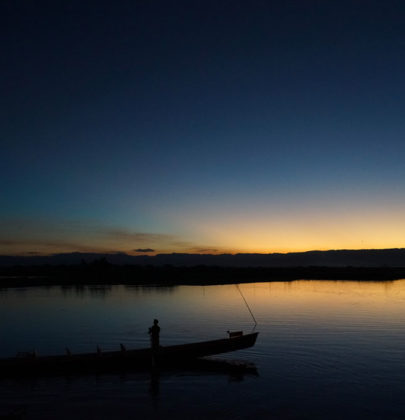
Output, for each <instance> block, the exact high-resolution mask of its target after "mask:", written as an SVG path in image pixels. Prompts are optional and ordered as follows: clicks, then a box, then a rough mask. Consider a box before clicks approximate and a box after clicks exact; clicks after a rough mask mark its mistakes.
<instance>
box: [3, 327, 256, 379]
mask: <svg viewBox="0 0 405 420" xmlns="http://www.w3.org/2000/svg"><path fill="white" fill-rule="evenodd" d="M257 335H258V333H257V332H256V333H252V334H246V335H241V336H238V337H232V338H224V339H219V340H212V341H203V342H198V343H190V344H181V345H175V346H166V347H159V348H158V349H157V350H155V351H153V350H152V349H150V348H146V349H137V350H125V351H117V352H102V353H85V354H77V355H75V354H72V355H66V356H65V355H63V356H44V357H24V358H20V357H16V358H9V359H2V360H0V377H9V376H28V375H60V374H77V373H91V372H95V373H103V372H111V371H126V370H134V369H135V370H136V369H149V368H151V367H153V366H171V365H173V366H174V365H177V364H182V363H184V362H185V361H189V360H192V359H196V358H200V357H204V356H212V355H217V354H221V353H227V352H231V351H236V350H241V349H244V348H248V347H252V346H253V345H254V344H255V342H256V339H257Z"/></svg>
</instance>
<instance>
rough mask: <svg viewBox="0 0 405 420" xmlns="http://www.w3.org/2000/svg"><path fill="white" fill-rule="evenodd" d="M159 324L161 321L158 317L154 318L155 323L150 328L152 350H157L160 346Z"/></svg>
mask: <svg viewBox="0 0 405 420" xmlns="http://www.w3.org/2000/svg"><path fill="white" fill-rule="evenodd" d="M158 324H159V321H158V320H157V319H154V320H153V325H152V326H151V327H150V328H149V334H150V343H151V347H152V350H157V349H158V347H159V333H160V327H159V325H158Z"/></svg>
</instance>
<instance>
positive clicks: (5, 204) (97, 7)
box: [0, 0, 405, 253]
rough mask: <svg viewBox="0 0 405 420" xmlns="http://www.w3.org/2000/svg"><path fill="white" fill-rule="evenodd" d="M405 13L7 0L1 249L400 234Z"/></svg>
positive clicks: (361, 242)
mask: <svg viewBox="0 0 405 420" xmlns="http://www.w3.org/2000/svg"><path fill="white" fill-rule="evenodd" d="M404 21H405V4H404V3H403V2H401V1H384V2H382V1H298V0H297V1H252V2H242V1H235V0H233V1H146V0H143V1H116V2H104V1H97V2H87V1H77V2H75V1H72V2H52V1H48V2H41V1H38V2H31V1H11V0H10V1H7V0H6V1H3V2H1V4H0V34H1V40H2V65H1V68H0V72H1V91H2V95H1V99H2V100H1V107H2V110H1V113H0V121H1V132H0V135H1V144H2V153H1V157H0V163H1V168H2V194H1V199H0V200H1V207H0V216H1V220H2V224H1V226H0V250H1V252H3V253H14V252H53V251H61V250H76V249H90V250H92V249H94V250H96V249H104V250H111V251H114V250H123V251H131V250H132V249H136V248H139V247H141V248H145V247H148V248H149V247H151V248H153V249H156V251H171V250H187V251H193V250H195V251H199V250H201V249H217V250H218V251H222V250H229V251H239V250H240V251H261V252H268V251H277V250H279V251H283V250H305V249H313V248H321V249H326V248H362V247H377V248H378V247H399V246H403V239H402V238H403V237H404V233H405V221H404V217H403V214H404V213H403V211H404V210H405V195H404V192H405V169H404V168H405V165H404V164H403V157H404V152H405V143H404V134H405V123H404V118H403V113H404V109H405V108H404V105H405V99H404V98H405V82H404V77H403V74H404V73H405V71H404V70H405V29H404V28H405V27H404V24H403V23H404ZM401 241H402V242H401Z"/></svg>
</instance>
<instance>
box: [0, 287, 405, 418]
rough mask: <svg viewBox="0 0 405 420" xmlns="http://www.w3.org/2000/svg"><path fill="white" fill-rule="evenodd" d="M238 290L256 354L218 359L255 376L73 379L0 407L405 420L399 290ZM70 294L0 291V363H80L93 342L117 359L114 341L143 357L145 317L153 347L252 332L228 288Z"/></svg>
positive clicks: (4, 389) (6, 391)
mask: <svg viewBox="0 0 405 420" xmlns="http://www.w3.org/2000/svg"><path fill="white" fill-rule="evenodd" d="M240 288H241V290H242V292H243V294H244V296H245V298H246V299H247V301H248V302H249V306H250V307H251V309H252V311H253V313H254V315H255V317H256V318H257V320H258V326H257V330H258V331H260V336H259V338H258V341H257V343H256V345H255V347H253V348H251V349H245V350H242V351H240V352H238V353H230V354H229V355H224V358H225V359H229V360H233V359H242V360H245V361H249V362H253V363H255V364H256V366H257V367H258V369H259V371H260V376H257V377H256V376H250V375H247V376H246V375H244V376H243V379H244V380H243V381H241V382H238V381H237V380H234V377H232V378H230V377H229V375H228V374H227V375H222V374H218V373H217V372H211V373H208V374H207V373H203V374H199V373H197V372H196V371H187V370H185V371H182V373H179V372H176V373H174V374H173V375H170V374H168V373H167V372H165V373H162V372H160V373H159V374H158V375H157V376H151V375H150V374H149V372H148V373H146V374H144V375H133V374H128V375H126V376H125V379H122V378H119V377H116V376H109V377H107V378H106V377H100V379H99V382H98V383H95V381H94V378H81V379H72V381H71V383H70V385H69V386H68V385H66V384H63V385H62V384H61V383H60V382H58V381H53V380H52V381H49V382H46V381H41V382H40V384H39V385H33V386H34V388H29V387H28V386H27V387H26V388H24V387H20V386H16V385H10V386H3V385H2V386H1V389H0V407H1V406H2V404H4V405H5V406H7V407H11V408H13V407H12V406H11V405H10V404H15V405H16V406H17V405H18V404H21V401H23V403H24V401H25V403H27V404H31V405H30V407H32V411H30V418H41V414H42V413H43V412H44V410H45V411H46V410H48V411H46V412H47V413H50V414H49V416H48V418H57V417H61V418H71V417H74V416H76V417H78V418H80V417H81V418H85V416H86V415H87V416H88V417H91V416H93V417H94V415H93V414H94V410H96V412H97V410H98V413H99V414H100V415H101V417H100V418H111V419H112V418H114V416H116V414H117V413H116V409H117V406H119V407H120V408H122V410H123V416H124V417H128V418H129V417H130V416H131V415H134V413H137V414H138V415H140V416H143V417H145V418H146V417H149V418H151V417H153V416H154V415H155V414H156V417H158V416H160V417H161V418H163V417H165V416H166V417H169V416H172V417H173V416H183V418H184V416H185V411H184V410H185V406H187V407H193V409H195V411H196V412H198V413H200V414H201V417H203V416H205V418H207V417H210V416H211V417H215V415H214V414H216V415H217V416H222V418H226V417H240V418H252V417H255V416H256V417H261V418H263V417H266V416H267V417H271V416H277V415H279V416H283V415H285V416H288V415H291V416H293V415H295V414H296V413H301V414H302V417H306V418H311V419H323V418H328V419H335V420H337V419H341V418H356V419H358V418H367V419H373V420H376V419H382V418H384V419H395V418H405V400H404V399H403V395H404V393H405V364H404V363H403V355H404V354H405V334H404V327H403V326H404V325H405V281H404V280H400V281H389V282H364V281H361V282H349V281H294V282H277V283H252V284H241V285H240ZM79 293H80V294H76V289H72V291H71V292H70V291H68V292H67V293H65V292H64V291H62V289H61V288H50V289H43V288H34V289H25V290H19V291H17V290H9V291H8V292H6V293H0V319H1V322H0V337H1V339H2V345H1V347H0V353H1V356H2V357H6V356H8V355H10V356H13V355H14V354H15V353H16V352H17V351H25V350H31V349H32V348H36V349H37V350H38V351H39V352H40V354H57V353H63V351H64V348H65V346H68V347H69V348H71V350H72V352H73V353H80V352H84V351H89V350H90V351H94V349H95V346H96V344H97V343H98V344H99V345H100V346H101V347H102V348H103V350H105V351H107V350H110V349H111V350H116V349H119V343H123V344H125V346H126V347H127V348H128V349H131V348H138V347H147V346H149V337H148V334H147V327H148V326H150V322H151V320H153V319H154V318H158V319H159V320H160V323H161V327H162V331H161V337H160V338H161V343H162V344H163V345H169V344H181V343H185V342H193V341H204V340H206V339H214V338H221V337H225V336H226V333H225V332H226V330H236V329H240V330H244V331H245V332H247V331H249V330H250V329H251V328H252V319H251V317H250V314H249V312H248V310H247V308H246V306H245V305H244V302H243V300H242V298H241V296H240V295H239V293H238V291H237V289H236V288H235V286H234V285H224V286H203V287H202V286H178V287H174V288H166V289H162V288H155V289H153V290H152V289H150V288H145V287H125V286H112V287H111V288H108V289H107V290H106V292H105V293H104V292H103V293H101V295H102V296H103V298H102V299H100V298H98V296H99V295H100V293H99V291H96V292H95V293H94V294H92V293H91V292H90V291H89V290H87V289H85V291H84V292H83V290H80V292H79ZM187 372H189V373H187ZM236 378H237V377H236ZM207 395H209V399H208V398H207ZM179 396H181V398H179ZM242 396H243V398H242ZM7 401H8V402H7ZM10 401H11V402H12V403H10ZM61 401H62V402H63V403H64V405H63V407H64V409H63V410H61V409H60V407H61ZM152 401H155V402H156V405H155V406H153V404H152ZM184 401H187V404H185V403H184ZM7 404H9V405H7ZM224 407H225V408H224ZM286 407H290V409H287V408H286ZM65 409H66V413H65ZM30 410H31V408H30ZM80 410H82V411H80ZM109 410H110V411H109ZM11 411H12V410H10V412H11ZM61 411H63V412H62V413H61ZM213 413H214V414H213ZM186 414H190V413H188V412H187V413H186Z"/></svg>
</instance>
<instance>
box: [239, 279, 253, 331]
mask: <svg viewBox="0 0 405 420" xmlns="http://www.w3.org/2000/svg"><path fill="white" fill-rule="evenodd" d="M235 286H236V288H237V289H238V290H239V293H240V295H241V296H242V299H243V300H244V301H245V304H246V307H247V308H248V310H249V312H250V315H252V318H253V321H254V322H255V327H256V325H257V321H256V318H255V316H254V315H253V312H252V310H251V309H250V306H249V304H248V303H247V300H246V299H245V296H243V293H242V290H240V288H239V284H235Z"/></svg>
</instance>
